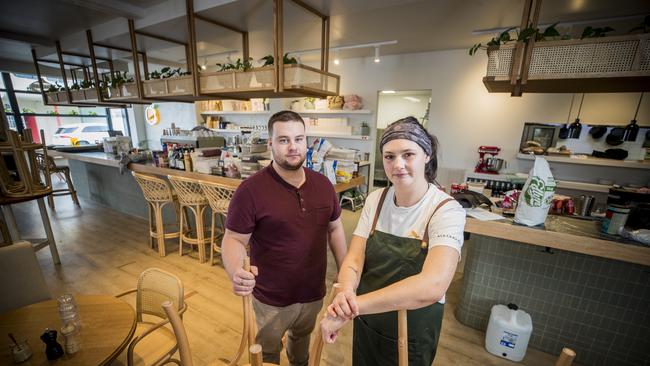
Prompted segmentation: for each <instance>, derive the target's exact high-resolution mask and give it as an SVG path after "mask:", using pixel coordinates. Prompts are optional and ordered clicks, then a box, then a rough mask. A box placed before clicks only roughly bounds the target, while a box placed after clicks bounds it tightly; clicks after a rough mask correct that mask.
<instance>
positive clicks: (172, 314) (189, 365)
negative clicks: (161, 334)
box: [162, 301, 194, 366]
mask: <svg viewBox="0 0 650 366" xmlns="http://www.w3.org/2000/svg"><path fill="white" fill-rule="evenodd" d="M162 308H163V311H165V314H166V315H167V319H169V323H170V324H171V325H172V329H174V335H175V336H176V343H178V354H179V357H180V360H176V359H173V358H172V359H169V361H168V362H173V363H175V364H177V365H180V366H193V364H194V363H193V362H192V353H191V352H190V342H189V341H188V339H187V333H186V332H185V327H184V326H183V319H181V316H180V314H179V313H178V310H177V309H175V308H174V304H172V303H171V301H165V302H163V303H162Z"/></svg>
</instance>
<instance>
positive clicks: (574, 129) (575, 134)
mask: <svg viewBox="0 0 650 366" xmlns="http://www.w3.org/2000/svg"><path fill="white" fill-rule="evenodd" d="M584 101H585V94H584V93H583V94H582V99H581V100H580V107H579V108H578V116H577V117H576V120H575V121H573V123H572V124H570V125H569V133H568V136H567V137H568V138H570V139H579V138H580V132H582V123H580V112H581V111H582V102H584ZM572 104H573V103H572Z"/></svg>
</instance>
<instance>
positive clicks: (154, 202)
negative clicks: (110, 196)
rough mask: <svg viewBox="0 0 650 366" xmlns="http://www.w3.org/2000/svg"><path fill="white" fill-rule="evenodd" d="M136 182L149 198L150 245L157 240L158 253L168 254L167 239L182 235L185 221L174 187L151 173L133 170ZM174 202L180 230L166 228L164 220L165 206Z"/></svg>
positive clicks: (161, 254) (145, 196)
mask: <svg viewBox="0 0 650 366" xmlns="http://www.w3.org/2000/svg"><path fill="white" fill-rule="evenodd" d="M131 173H132V174H133V177H134V178H135V180H136V182H138V185H139V186H140V188H141V189H142V193H143V194H144V198H145V199H146V200H147V204H148V205H149V208H148V213H149V246H150V247H151V248H153V241H154V240H155V241H156V242H157V245H158V254H160V256H161V257H164V256H165V255H166V252H165V239H173V238H178V237H179V236H180V235H181V231H182V230H183V229H182V228H183V227H184V226H183V221H182V218H181V216H180V212H179V211H180V206H179V204H178V200H177V199H176V197H175V196H174V193H173V191H172V188H171V187H170V186H169V183H167V181H165V180H164V179H161V178H158V177H156V176H153V175H149V174H142V173H136V172H131ZM170 203H171V204H172V205H173V206H174V211H175V212H176V217H177V218H178V219H179V220H178V223H177V224H174V225H178V230H176V231H167V232H166V230H165V226H171V225H165V223H164V221H163V214H162V212H163V208H164V207H165V205H167V204H170Z"/></svg>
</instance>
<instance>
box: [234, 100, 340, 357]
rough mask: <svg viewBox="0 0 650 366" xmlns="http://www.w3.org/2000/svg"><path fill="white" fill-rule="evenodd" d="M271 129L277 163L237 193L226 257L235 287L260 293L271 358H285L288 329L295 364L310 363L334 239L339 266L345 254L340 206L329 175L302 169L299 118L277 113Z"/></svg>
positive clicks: (262, 337)
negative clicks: (248, 266) (248, 259)
mask: <svg viewBox="0 0 650 366" xmlns="http://www.w3.org/2000/svg"><path fill="white" fill-rule="evenodd" d="M268 130H269V147H270V148H271V150H272V151H273V163H272V164H271V165H269V166H268V167H266V168H264V169H263V170H261V171H260V172H258V173H256V174H255V175H253V176H251V177H250V178H248V179H246V180H245V181H244V182H242V184H241V185H240V186H239V188H237V191H236V192H235V194H234V195H233V198H232V200H231V201H230V207H229V208H228V216H227V220H226V234H225V236H224V238H223V242H222V253H221V256H222V258H223V262H224V266H225V268H226V271H227V272H228V276H229V277H230V279H231V281H232V284H233V292H234V293H235V294H236V295H239V296H245V295H248V294H250V293H252V294H253V308H254V310H255V316H256V319H257V327H258V329H259V330H258V333H257V338H256V342H257V343H259V344H260V345H262V349H263V357H264V362H271V363H275V364H279V363H280V351H281V350H282V336H283V335H284V333H285V332H287V331H288V337H287V338H288V342H287V356H288V358H289V362H290V363H291V365H307V362H308V359H309V336H310V334H311V332H312V330H313V329H314V324H315V322H316V317H317V316H318V313H319V311H320V309H321V306H322V304H323V297H324V296H325V272H326V269H327V246H328V243H329V247H330V250H331V251H332V253H333V254H334V258H335V260H336V265H337V267H338V268H339V269H340V264H341V263H342V261H343V258H344V257H345V252H346V244H345V234H344V232H343V224H342V223H341V218H340V215H341V207H340V206H339V203H338V199H337V196H336V192H335V191H334V187H332V184H331V183H330V182H329V180H328V179H327V178H326V177H325V176H323V175H321V174H319V173H316V172H313V171H311V170H309V169H306V168H303V166H302V164H303V162H304V161H305V155H306V151H307V142H306V141H307V137H306V135H305V122H304V121H303V120H302V118H301V117H300V115H298V114H297V113H294V112H291V111H281V112H278V113H276V114H274V115H273V116H271V118H270V119H269V123H268ZM249 244H250V256H251V264H252V265H251V271H250V272H247V271H245V270H244V269H243V261H244V258H245V257H246V247H247V246H248V245H249Z"/></svg>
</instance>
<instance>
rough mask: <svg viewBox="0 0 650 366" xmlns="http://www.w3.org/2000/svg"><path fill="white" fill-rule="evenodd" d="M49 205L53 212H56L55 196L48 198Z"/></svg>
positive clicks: (51, 195)
mask: <svg viewBox="0 0 650 366" xmlns="http://www.w3.org/2000/svg"><path fill="white" fill-rule="evenodd" d="M47 204H48V206H50V208H51V209H52V210H56V208H54V194H50V195H48V196H47Z"/></svg>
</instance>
